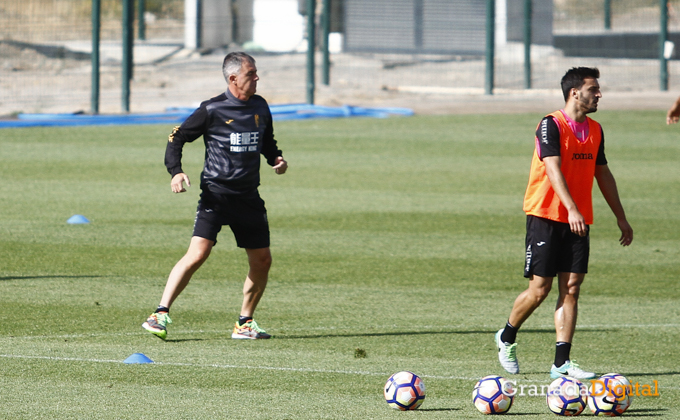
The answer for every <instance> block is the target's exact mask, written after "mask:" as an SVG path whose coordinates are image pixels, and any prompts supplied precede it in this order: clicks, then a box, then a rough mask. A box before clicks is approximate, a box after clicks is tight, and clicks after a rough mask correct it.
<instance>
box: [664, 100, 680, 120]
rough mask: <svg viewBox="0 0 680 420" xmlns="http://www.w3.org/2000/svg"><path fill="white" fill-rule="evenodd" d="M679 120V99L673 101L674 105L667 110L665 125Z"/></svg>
mask: <svg viewBox="0 0 680 420" xmlns="http://www.w3.org/2000/svg"><path fill="white" fill-rule="evenodd" d="M679 119H680V97H679V98H678V99H676V100H675V103H674V104H673V106H672V107H671V109H669V110H668V114H667V115H666V124H675V123H677V122H678V120H679Z"/></svg>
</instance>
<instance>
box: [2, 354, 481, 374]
mask: <svg viewBox="0 0 680 420" xmlns="http://www.w3.org/2000/svg"><path fill="white" fill-rule="evenodd" d="M0 357H4V358H7V359H33V360H54V361H59V362H82V363H117V364H124V363H125V362H123V361H122V360H110V359H83V358H78V357H55V356H26V355H20V354H0ZM152 364H153V365H159V366H181V367H197V368H218V369H260V370H275V371H283V372H308V373H339V374H345V375H363V376H385V377H389V376H390V375H391V373H383V372H367V371H353V370H332V369H312V368H293V367H280V366H249V365H223V364H217V363H208V364H200V363H179V362H153V363H152ZM419 376H420V377H421V378H433V379H454V380H468V381H477V380H479V378H468V377H464V376H436V375H419Z"/></svg>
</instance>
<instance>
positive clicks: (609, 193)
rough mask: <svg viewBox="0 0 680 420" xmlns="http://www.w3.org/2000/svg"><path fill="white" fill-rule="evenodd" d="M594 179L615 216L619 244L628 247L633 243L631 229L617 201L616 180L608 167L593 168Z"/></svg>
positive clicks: (619, 201) (598, 166) (618, 200)
mask: <svg viewBox="0 0 680 420" xmlns="http://www.w3.org/2000/svg"><path fill="white" fill-rule="evenodd" d="M595 179H597V185H598V186H599V187H600V191H602V195H603V196H604V199H605V201H606V202H607V204H608V205H609V208H610V209H612V212H613V213H614V216H616V223H617V224H618V225H619V229H621V237H620V238H619V243H620V244H621V245H623V246H628V245H630V244H631V242H633V228H632V227H631V226H630V224H628V220H626V212H625V211H624V210H623V205H622V204H621V200H620V199H619V190H618V189H617V188H616V180H615V179H614V175H613V174H612V172H611V171H610V170H609V166H607V165H597V166H595Z"/></svg>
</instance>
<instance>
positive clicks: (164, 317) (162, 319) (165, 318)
mask: <svg viewBox="0 0 680 420" xmlns="http://www.w3.org/2000/svg"><path fill="white" fill-rule="evenodd" d="M156 321H157V322H158V323H159V324H162V325H165V324H172V319H170V315H168V314H159V313H156Z"/></svg>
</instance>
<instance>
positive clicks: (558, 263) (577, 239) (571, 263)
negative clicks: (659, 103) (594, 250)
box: [524, 216, 590, 278]
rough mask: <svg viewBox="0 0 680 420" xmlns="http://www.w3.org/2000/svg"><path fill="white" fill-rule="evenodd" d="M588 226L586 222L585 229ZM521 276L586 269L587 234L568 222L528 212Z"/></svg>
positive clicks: (550, 274) (584, 271)
mask: <svg viewBox="0 0 680 420" xmlns="http://www.w3.org/2000/svg"><path fill="white" fill-rule="evenodd" d="M589 232H590V227H589V226H588V233H589ZM525 246H526V258H525V263H524V277H526V278H531V276H532V275H534V274H535V275H537V276H541V277H555V276H556V275H557V273H587V272H588V257H589V255H590V235H589V234H586V236H578V235H577V234H575V233H573V232H572V231H571V228H570V227H569V223H561V222H555V221H553V220H548V219H544V218H542V217H536V216H527V237H526V242H525Z"/></svg>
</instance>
